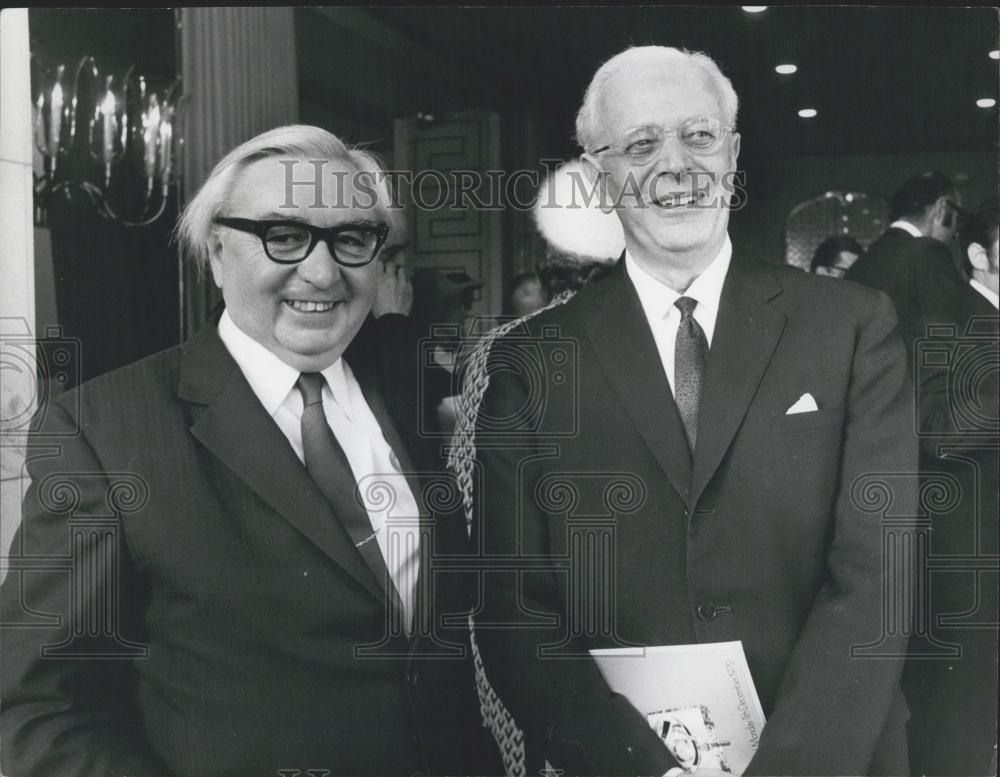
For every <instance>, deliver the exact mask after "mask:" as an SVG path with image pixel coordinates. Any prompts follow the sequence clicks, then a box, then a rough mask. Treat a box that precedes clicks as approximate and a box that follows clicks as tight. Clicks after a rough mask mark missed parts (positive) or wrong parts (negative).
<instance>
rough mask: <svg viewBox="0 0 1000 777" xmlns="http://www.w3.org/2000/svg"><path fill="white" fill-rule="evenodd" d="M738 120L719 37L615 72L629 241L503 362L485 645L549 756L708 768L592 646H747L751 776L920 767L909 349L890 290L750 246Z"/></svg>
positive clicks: (522, 719)
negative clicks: (912, 693) (901, 543)
mask: <svg viewBox="0 0 1000 777" xmlns="http://www.w3.org/2000/svg"><path fill="white" fill-rule="evenodd" d="M736 114H737V96H736V93H735V91H734V90H733V87H732V85H731V83H730V81H729V79H728V78H726V77H725V76H724V75H723V74H722V72H721V71H720V69H719V67H718V66H717V65H716V63H715V62H713V61H712V60H711V59H710V58H709V57H707V56H706V55H704V54H691V53H688V52H685V51H680V50H678V49H671V48H664V47H659V46H648V47H637V48H632V49H629V50H627V51H624V52H622V53H620V54H618V55H616V56H615V57H612V58H611V59H610V60H609V61H608V62H606V63H604V64H603V65H602V66H601V67H600V69H599V70H598V71H597V73H596V75H595V76H594V78H593V79H592V81H591V83H590V86H589V87H588V89H587V91H586V94H585V97H584V101H583V105H582V107H581V109H580V112H579V114H578V116H577V139H578V142H579V143H580V145H581V146H582V147H583V149H584V151H585V153H584V155H583V159H584V161H585V163H586V165H587V169H588V170H589V171H590V176H591V178H592V180H593V182H595V183H596V184H597V185H598V187H599V191H601V192H602V193H603V198H602V199H603V203H604V207H605V208H607V209H608V210H614V211H615V212H616V213H617V215H618V217H619V219H620V220H621V223H622V227H623V230H624V234H625V250H624V252H623V254H622V256H621V258H620V260H619V261H618V263H617V265H616V267H615V268H614V269H613V270H612V271H611V272H610V274H609V275H607V276H606V277H605V278H603V279H601V280H599V281H597V282H596V283H593V284H591V285H589V286H587V287H586V288H584V289H583V290H581V291H579V292H578V293H577V294H576V295H575V296H574V297H573V298H572V299H570V300H569V301H565V300H564V299H561V300H559V304H554V305H553V306H552V307H550V308H549V309H548V310H546V311H544V312H542V313H540V314H538V315H537V316H535V317H532V318H530V319H526V320H524V321H523V322H522V324H521V326H519V327H517V328H515V329H513V330H511V331H510V333H509V335H506V336H502V337H497V338H496V339H495V341H494V342H493V343H492V348H491V351H490V355H489V363H488V364H487V366H486V369H485V370H484V371H483V372H484V375H485V380H484V381H483V383H485V388H483V386H482V385H479V388H480V389H481V391H482V393H481V394H480V396H481V404H480V405H479V407H478V419H479V422H478V425H477V426H476V428H475V430H474V431H475V435H474V440H473V441H472V443H469V442H468V441H464V440H463V442H464V443H465V449H467V450H475V451H476V452H477V458H478V463H477V468H476V470H475V472H476V483H477V485H476V489H475V493H476V495H477V498H478V500H477V502H476V509H475V510H474V512H473V515H474V520H473V526H474V534H473V539H474V541H476V542H478V543H479V546H480V547H481V549H482V552H483V554H484V561H483V564H484V601H483V604H482V605H481V607H480V608H479V609H478V610H477V611H476V612H475V614H474V621H475V638H476V645H477V646H478V649H479V651H480V653H481V655H482V658H483V666H484V670H485V676H486V679H487V680H488V681H489V683H490V684H491V685H492V687H493V689H494V691H495V692H496V695H495V698H494V697H487V698H486V699H485V700H484V705H486V706H490V705H492V708H493V710H494V711H495V712H497V715H496V716H494V717H493V718H492V719H493V720H500V719H501V718H502V717H503V713H502V710H503V709H506V710H507V712H509V713H510V715H511V716H512V718H513V723H516V725H517V726H518V727H520V729H521V730H522V731H523V735H524V738H523V748H524V755H525V762H526V771H527V772H528V773H537V769H538V768H541V764H543V763H544V762H548V764H549V765H551V767H553V768H554V769H557V770H565V771H566V772H567V773H571V774H653V775H663V774H667V775H676V774H682V773H684V772H687V771H692V770H693V767H692V764H691V759H690V758H689V757H687V756H689V755H690V753H689V752H686V751H684V750H683V749H679V748H678V746H677V743H676V742H674V743H672V742H671V741H669V738H666V740H667V741H663V739H661V736H660V735H659V734H658V733H657V732H654V731H653V730H652V729H651V727H650V723H649V720H648V719H647V715H650V714H651V713H650V712H649V710H642V711H640V710H638V709H636V708H635V707H633V706H632V705H631V704H630V703H629V701H628V700H627V699H626V698H625V697H624V696H622V695H620V694H618V693H614V692H612V690H611V688H610V687H609V685H608V683H607V682H606V681H605V679H604V676H603V675H602V674H601V672H600V671H599V670H598V668H597V666H596V664H595V663H594V661H593V659H592V658H591V657H590V655H589V651H591V650H595V649H612V648H622V647H630V648H635V647H636V646H660V645H685V644H686V645H690V644H694V643H709V642H727V641H734V640H739V641H741V642H742V644H743V648H744V650H745V653H746V656H747V661H748V664H749V669H750V672H751V675H752V677H753V680H754V683H755V686H756V689H757V692H758V694H759V697H760V701H761V704H762V707H763V711H764V713H765V716H766V719H767V721H766V724H765V726H764V728H763V731H762V732H761V736H760V739H759V747H758V749H757V750H756V753H755V755H754V756H753V758H752V760H750V761H749V763H748V764H747V765H746V770H745V772H744V774H755V775H817V774H828V775H832V774H839V775H844V774H904V773H906V771H907V763H906V761H907V756H906V739H905V731H904V729H905V722H906V718H907V710H906V703H905V701H904V699H903V696H902V693H901V691H900V687H899V679H900V672H901V668H902V663H903V656H904V653H905V650H906V638H905V633H904V630H905V629H906V628H907V626H906V623H905V622H902V621H900V620H899V618H905V615H904V613H903V609H902V608H900V609H899V610H896V611H893V610H892V609H891V608H888V609H884V608H883V602H889V603H892V602H897V601H904V602H908V601H909V598H908V590H907V585H908V582H907V581H906V579H905V578H899V577H897V576H896V575H894V574H893V569H894V567H893V566H892V564H891V563H889V562H890V561H891V560H892V559H895V558H897V556H895V555H894V553H895V551H896V550H897V548H896V547H895V546H894V543H895V542H897V539H896V538H897V535H898V534H899V533H903V532H905V525H904V523H905V522H903V523H901V522H899V521H896V523H893V520H894V517H896V516H906V515H914V514H915V513H913V512H908V511H910V510H912V509H913V504H912V502H913V500H914V498H915V495H916V488H917V482H916V464H917V456H916V453H917V441H916V439H915V436H914V433H913V416H912V401H913V397H912V393H913V392H912V388H911V384H910V380H909V376H908V372H907V369H906V356H905V352H904V348H903V344H902V342H901V341H900V338H899V335H898V334H897V332H896V318H895V315H894V314H893V310H892V306H891V304H890V302H889V300H888V299H887V298H886V297H885V296H884V295H881V294H878V293H876V292H874V291H871V290H868V289H863V288H860V287H858V286H855V285H854V284H848V283H841V282H835V281H833V280H831V279H829V278H821V277H817V276H814V275H809V274H806V273H802V272H799V271H798V270H796V269H792V268H787V267H784V266H782V265H781V264H780V257H760V256H752V255H749V254H748V252H747V250H746V249H745V248H743V247H741V246H740V245H739V244H738V243H733V242H731V241H730V238H729V234H728V223H729V216H730V211H731V210H732V209H733V208H735V207H737V203H738V200H737V196H738V195H739V196H742V195H741V193H740V192H739V189H738V187H737V186H736V185H735V184H736V182H737V180H738V179H737V177H736V176H735V171H736V160H737V156H738V154H739V150H740V141H741V138H740V135H739V134H738V133H737V132H736V120H737V115H736ZM768 260H770V261H768ZM557 348H558V349H559V350H558V353H559V354H561V355H560V356H559V358H558V359H556V358H554V356H553V358H549V355H550V354H556V353H557ZM467 404H468V403H467ZM459 471H460V473H461V472H462V471H463V470H461V469H460V470H459ZM889 529H893V532H895V533H893V532H890V531H889ZM887 559H888V560H889V561H887ZM901 563H902V562H901ZM640 665H641V662H637V668H636V670H635V671H637V672H640V671H641V670H640V669H638V667H639V666H640ZM634 683H637V684H643V683H644V678H643V677H642V675H641V674H640V675H637V676H636V677H635V678H634ZM678 703H680V702H678V701H676V700H675V701H674V702H671V700H670V699H668V698H665V699H664V700H663V706H664V707H669V706H672V705H676V704H678ZM685 703H691V704H699V703H702V702H699V701H698V700H697V699H694V700H690V702H685ZM501 704H502V705H503V706H501ZM733 707H734V709H735V707H736V702H735V701H734V702H733ZM507 728H508V730H513V724H512V723H509V722H508V725H507ZM495 733H497V734H498V735H500V736H502V734H503V731H500V730H499V729H498V730H497V731H496V732H495ZM703 771H705V772H708V773H711V771H710V770H708V769H702V768H698V770H697V773H699V774H701V773H702V772H703Z"/></svg>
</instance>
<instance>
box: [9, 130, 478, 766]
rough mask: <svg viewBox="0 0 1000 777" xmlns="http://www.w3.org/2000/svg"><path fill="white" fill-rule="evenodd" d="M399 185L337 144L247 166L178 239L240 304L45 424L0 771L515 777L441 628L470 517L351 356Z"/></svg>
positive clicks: (198, 204) (254, 155) (97, 384)
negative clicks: (506, 774) (482, 736)
mask: <svg viewBox="0 0 1000 777" xmlns="http://www.w3.org/2000/svg"><path fill="white" fill-rule="evenodd" d="M377 174H378V167H377V165H376V162H375V160H374V159H373V158H372V157H371V156H369V155H368V154H366V153H364V152H361V151H357V150H352V149H350V148H348V147H347V146H345V145H344V144H343V143H342V142H341V141H340V140H339V139H338V138H337V137H335V136H334V135H332V134H330V133H329V132H326V131H325V130H321V129H318V128H316V127H308V126H289V127H281V128H278V129H275V130H272V131H269V132H266V133H264V134H262V135H260V136H258V137H256V138H253V139H252V140H249V141H247V142H246V143H244V144H243V145H241V146H239V147H238V148H236V149H234V150H233V151H232V152H231V153H229V154H228V155H227V156H226V157H225V158H224V159H222V161H220V162H219V163H218V165H217V166H216V168H215V169H214V170H213V171H212V173H211V175H210V176H209V178H208V180H207V181H206V182H205V184H204V186H203V187H202V188H201V190H200V191H199V193H198V194H197V195H196V196H195V197H194V199H193V200H192V201H191V202H190V204H189V205H188V207H187V209H186V211H185V213H184V215H183V217H182V219H181V222H180V224H179V230H178V231H179V235H180V238H181V241H182V243H183V245H184V247H185V248H186V249H187V251H188V253H190V254H191V255H192V256H193V258H194V259H195V260H196V261H197V262H199V263H201V264H202V266H205V267H208V268H210V270H211V274H212V277H213V278H214V280H215V283H216V284H217V286H218V287H219V288H220V289H221V291H222V296H223V299H224V303H225V307H224V310H223V311H222V312H221V314H219V315H217V316H216V317H215V318H214V319H213V320H212V321H210V322H209V324H208V325H207V326H206V327H205V328H204V329H203V330H202V331H200V332H199V333H198V334H196V335H195V336H194V337H193V338H191V339H190V340H189V341H188V342H186V343H184V344H183V345H181V346H179V347H177V348H173V349H170V350H167V351H164V352H161V353H159V354H156V355H154V356H152V357H150V358H148V359H145V360H143V361H141V362H139V363H136V364H133V365H130V366H128V367H125V368H124V369H121V370H118V371H116V372H113V373H110V374H107V375H104V376H102V377H99V378H97V379H95V380H93V381H91V382H89V383H87V384H84V385H83V386H82V387H80V388H79V390H77V391H73V392H69V393H67V394H64V395H62V396H60V397H59V398H58V399H56V400H54V401H52V402H50V403H48V404H47V405H45V406H43V407H42V409H41V410H40V412H39V415H38V418H37V420H36V432H35V435H36V436H35V438H34V441H35V442H37V443H38V444H42V443H44V444H45V445H46V446H47V448H46V451H47V455H45V456H39V457H37V458H35V459H34V460H33V461H32V462H31V463H30V464H29V471H30V474H31V477H32V484H31V487H30V490H29V491H28V492H27V495H26V497H25V502H24V520H23V524H22V527H21V529H20V534H19V539H18V540H17V541H16V542H17V545H16V547H18V548H20V549H21V551H22V553H23V554H24V556H26V557H27V556H30V557H33V558H36V559H44V560H48V562H49V563H48V565H47V566H46V565H42V569H41V570H40V569H39V567H38V565H37V564H36V565H35V567H33V569H32V571H19V570H17V569H13V570H11V572H10V574H9V575H8V577H7V580H6V582H5V585H4V587H3V591H2V605H3V623H4V625H5V629H4V632H3V635H2V637H3V665H2V679H3V687H2V694H0V696H2V704H3V710H2V724H3V768H4V772H5V773H6V774H8V775H10V776H11V777H22V776H23V777H27V776H29V775H38V776H44V777H54V776H55V775H59V777H70V776H72V775H77V776H79V777H85V776H91V775H92V776H93V777H97V775H101V776H102V777H111V776H112V775H115V776H119V777H124V776H125V775H128V777H141V776H142V775H149V776H155V777H162V776H163V775H176V776H177V777H181V776H182V775H197V776H198V777H209V776H211V775H218V776H219V777H221V776H222V775H230V776H232V777H237V776H238V777H247V776H248V775H270V777H276V776H277V775H299V774H305V773H307V772H308V773H309V774H324V775H337V774H349V775H403V774H406V775H409V774H413V773H418V772H428V773H435V774H469V773H477V772H483V771H486V772H490V771H495V768H493V767H491V766H489V765H488V762H487V761H485V760H483V759H484V757H485V756H484V755H483V751H482V750H480V749H479V747H478V742H479V741H480V740H479V732H480V730H481V727H480V726H479V725H478V721H477V717H478V715H477V711H476V707H475V698H474V689H473V684H472V683H473V679H472V673H471V663H470V662H469V660H468V651H467V650H466V649H465V640H466V636H465V628H464V619H463V618H461V617H459V618H458V619H457V624H458V625H457V626H456V627H455V628H453V629H451V630H449V629H447V628H445V627H444V626H443V625H442V624H443V623H444V621H446V619H447V616H448V615H449V613H450V614H460V613H462V612H465V611H467V609H468V603H467V602H465V601H462V600H461V592H460V586H458V585H457V582H458V581H457V580H456V579H454V577H455V576H454V575H451V576H450V575H449V574H447V570H444V571H442V569H441V566H442V565H440V564H436V563H435V562H437V561H438V560H440V559H441V558H442V557H444V556H447V555H453V556H454V555H456V554H462V553H464V552H465V545H464V543H465V541H466V532H465V523H464V518H463V517H462V516H461V515H460V514H458V513H455V514H454V515H452V514H449V513H447V512H445V511H446V510H447V509H448V507H449V505H448V502H449V500H448V498H447V492H448V485H447V482H446V481H444V480H442V479H440V478H439V477H438V476H437V475H436V474H435V473H433V472H431V471H429V470H428V468H427V467H426V466H425V465H424V463H423V461H424V459H423V457H422V451H421V450H420V447H419V441H418V440H417V439H416V429H415V428H414V422H413V419H415V418H416V413H415V412H412V411H409V410H407V401H409V404H410V406H412V405H414V404H415V401H416V397H415V396H413V397H412V398H410V399H409V400H407V398H406V396H405V394H406V393H407V392H410V393H412V394H415V389H416V386H415V385H414V383H413V382H412V381H409V380H406V379H402V378H401V379H400V380H399V381H397V382H396V384H395V385H383V384H381V383H380V381H379V380H378V379H377V378H376V376H377V375H378V370H377V369H376V365H374V364H373V361H374V356H375V355H374V354H371V353H365V352H358V350H357V349H355V350H352V349H351V344H352V340H354V338H355V335H356V334H357V332H358V330H359V328H360V326H361V324H362V322H363V321H364V319H365V317H366V316H367V315H368V312H369V310H370V308H371V306H372V302H373V299H374V297H375V293H376V280H377V278H378V272H379V268H378V262H376V261H373V260H374V259H375V258H376V256H377V254H378V252H379V249H380V247H381V246H382V245H383V243H384V241H385V239H386V235H387V233H388V230H389V227H388V225H389V223H390V219H389V213H388V211H387V207H388V192H387V190H386V188H385V186H384V184H383V183H382V182H381V181H380V180H379V178H378V175H377ZM302 181H308V183H307V184H303V183H302ZM393 392H395V394H394V393H393ZM442 494H445V496H443V497H442ZM434 495H437V496H438V497H439V498H437V499H436V500H434V499H432V498H431V497H433V496H434ZM432 501H433V502H434V504H430V502H432ZM452 501H454V500H452Z"/></svg>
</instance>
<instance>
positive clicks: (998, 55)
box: [990, 49, 1000, 59]
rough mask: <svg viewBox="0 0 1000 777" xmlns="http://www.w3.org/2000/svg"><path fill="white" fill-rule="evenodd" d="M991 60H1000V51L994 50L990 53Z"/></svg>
mask: <svg viewBox="0 0 1000 777" xmlns="http://www.w3.org/2000/svg"><path fill="white" fill-rule="evenodd" d="M990 59H1000V49H993V51H991V52H990Z"/></svg>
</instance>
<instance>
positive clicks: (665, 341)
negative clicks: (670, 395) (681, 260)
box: [625, 234, 733, 392]
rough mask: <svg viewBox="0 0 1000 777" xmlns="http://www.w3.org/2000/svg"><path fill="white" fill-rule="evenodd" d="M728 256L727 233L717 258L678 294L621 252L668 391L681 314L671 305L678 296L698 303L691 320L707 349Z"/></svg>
mask: <svg viewBox="0 0 1000 777" xmlns="http://www.w3.org/2000/svg"><path fill="white" fill-rule="evenodd" d="M732 255H733V244H732V243H731V242H730V240H729V235H728V234H727V235H726V240H725V242H724V243H723V244H722V248H721V249H720V251H719V254H718V256H716V257H715V259H713V260H712V263H711V264H710V265H709V266H708V267H706V268H705V270H704V272H702V274H701V275H699V276H698V277H697V278H695V279H694V281H693V282H692V284H691V285H690V286H688V288H687V291H685V292H684V293H683V294H679V293H677V292H676V291H674V290H673V289H671V288H670V287H669V286H667V285H666V284H665V283H663V282H661V281H659V280H657V279H656V278H654V277H653V276H652V275H650V274H649V273H648V272H646V271H645V270H643V269H642V268H641V267H640V266H639V265H638V264H637V263H636V261H635V259H633V258H632V256H631V254H629V252H628V251H627V250H626V251H625V271H626V272H627V273H628V277H629V279H630V280H631V281H632V284H633V285H634V286H635V290H636V292H637V293H638V294H639V302H641V303H642V309H643V312H645V314H646V320H647V321H648V322H649V328H650V329H652V330H653V340H655V341H656V349H657V350H658V351H659V352H660V361H662V362H663V371H664V372H665V373H666V374H667V382H668V383H669V384H670V391H671V392H673V391H674V347H675V345H676V340H677V328H678V326H680V323H681V312H680V310H678V309H677V307H676V306H675V305H674V303H675V302H676V301H677V300H678V299H680V298H681V297H690V298H691V299H694V300H696V301H697V302H698V305H697V306H696V307H695V309H694V319H695V321H697V322H698V325H699V326H700V327H701V328H702V331H703V332H704V333H705V339H706V340H707V341H708V345H709V347H710V348H711V346H712V335H713V334H715V319H716V317H717V316H718V314H719V298H720V297H721V296H722V284H723V283H725V280H726V273H727V272H728V271H729V260H730V259H731V258H732Z"/></svg>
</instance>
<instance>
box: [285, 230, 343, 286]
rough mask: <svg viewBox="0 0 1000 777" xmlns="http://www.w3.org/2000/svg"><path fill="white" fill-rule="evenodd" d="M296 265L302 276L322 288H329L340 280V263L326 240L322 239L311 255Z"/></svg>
mask: <svg viewBox="0 0 1000 777" xmlns="http://www.w3.org/2000/svg"><path fill="white" fill-rule="evenodd" d="M295 267H296V271H297V272H298V274H299V277H300V278H302V279H303V280H304V281H307V282H309V283H311V284H312V285H313V286H316V287H317V288H320V289H328V288H330V287H331V286H333V284H335V283H336V282H337V281H338V280H340V274H341V269H340V265H339V264H337V260H336V259H334V258H333V254H332V253H330V246H328V245H327V244H326V241H325V240H320V241H319V242H318V243H317V244H316V247H315V248H313V250H312V252H311V253H310V254H309V256H307V257H306V258H305V259H303V260H302V261H301V262H299V263H298V264H297V265H296V266H295Z"/></svg>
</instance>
